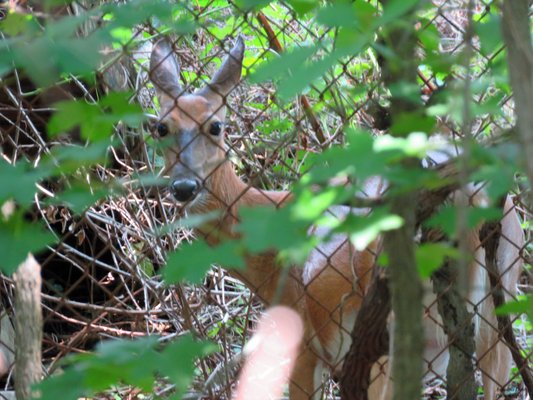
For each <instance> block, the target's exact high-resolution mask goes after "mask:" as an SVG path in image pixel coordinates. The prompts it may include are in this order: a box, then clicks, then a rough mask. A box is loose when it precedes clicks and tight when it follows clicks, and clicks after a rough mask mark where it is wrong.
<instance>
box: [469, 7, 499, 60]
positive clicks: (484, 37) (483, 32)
mask: <svg viewBox="0 0 533 400" xmlns="http://www.w3.org/2000/svg"><path fill="white" fill-rule="evenodd" d="M475 31H476V33H477V35H478V36H479V40H480V43H481V51H482V52H483V54H484V55H485V56H490V55H491V54H493V53H494V52H495V51H497V50H499V49H500V48H501V47H502V46H503V38H502V34H501V18H500V16H499V15H497V14H489V15H488V16H487V17H486V18H485V20H484V21H482V22H478V23H476V24H475Z"/></svg>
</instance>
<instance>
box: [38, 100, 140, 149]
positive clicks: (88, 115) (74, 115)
mask: <svg viewBox="0 0 533 400" xmlns="http://www.w3.org/2000/svg"><path fill="white" fill-rule="evenodd" d="M129 97H130V94H129V93H127V92H114V93H110V94H109V95H107V96H106V97H104V98H103V99H101V100H100V101H99V102H97V103H96V104H90V103H87V102H85V101H82V100H81V101H80V100H71V101H62V102H59V103H57V105H56V107H57V111H56V112H55V114H54V115H53V116H52V118H51V119H50V121H49V122H48V132H49V134H50V135H52V136H55V135H57V134H60V133H64V132H67V131H69V130H71V129H72V128H74V127H76V126H79V127H80V129H81V136H82V137H83V138H84V139H87V140H90V141H94V142H96V141H101V140H104V139H107V138H109V136H110V135H111V133H112V132H113V126H114V124H116V123H118V122H119V121H123V122H125V123H126V124H128V125H136V124H138V123H140V122H141V121H143V120H144V119H145V116H144V114H143V113H142V110H141V108H140V106H139V105H137V104H130V103H129V100H128V99H129Z"/></svg>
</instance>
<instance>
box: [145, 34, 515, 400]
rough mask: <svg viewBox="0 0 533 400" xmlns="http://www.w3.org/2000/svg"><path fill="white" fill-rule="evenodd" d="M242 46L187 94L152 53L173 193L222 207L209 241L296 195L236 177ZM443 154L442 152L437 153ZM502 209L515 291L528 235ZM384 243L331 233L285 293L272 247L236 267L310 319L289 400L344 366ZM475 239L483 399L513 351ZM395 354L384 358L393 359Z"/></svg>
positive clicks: (507, 279) (442, 358) (435, 328)
mask: <svg viewBox="0 0 533 400" xmlns="http://www.w3.org/2000/svg"><path fill="white" fill-rule="evenodd" d="M244 50H245V46H244V41H243V39H242V37H240V36H239V37H238V38H237V39H236V40H235V43H234V45H233V48H232V49H231V50H230V51H229V53H228V54H227V56H226V58H225V59H224V61H223V62H222V64H221V66H220V68H219V69H218V70H217V71H216V72H215V73H214V75H213V76H212V78H211V81H210V82H209V83H207V84H206V85H205V86H204V87H202V88H200V89H198V90H196V91H194V92H193V93H186V91H185V90H184V89H183V87H182V85H181V83H180V64H179V62H178V60H177V57H176V55H175V54H174V51H173V49H172V46H171V44H170V43H169V41H168V40H167V39H165V38H162V39H160V40H159V41H157V42H156V43H155V44H154V45H153V48H152V53H151V57H150V72H149V76H150V79H151V82H152V83H153V85H154V88H155V92H156V95H157V98H158V100H159V105H160V111H159V120H158V123H157V125H156V128H157V132H158V136H161V137H170V138H171V140H172V141H171V143H172V144H171V145H170V146H168V148H167V149H166V150H165V165H166V171H167V173H168V175H169V177H170V180H169V182H170V183H169V189H170V192H171V193H172V195H173V197H174V199H175V200H176V201H177V202H179V203H181V204H182V205H183V207H185V208H186V210H187V211H188V212H190V213H194V214H207V213H210V212H212V211H218V212H219V214H218V217H216V219H215V220H213V221H210V222H209V223H206V224H205V226H201V227H198V228H196V230H197V231H198V233H199V234H201V235H202V236H203V237H204V238H205V240H206V241H207V242H208V243H209V244H210V245H212V246H216V245H217V244H219V243H220V241H221V240H222V239H221V238H238V233H237V232H236V230H235V228H236V226H237V224H238V222H239V210H240V209H242V207H256V206H271V207H283V206H284V205H286V204H288V203H289V202H290V201H291V198H292V194H291V193H290V192H289V191H269V190H262V189H258V188H255V187H252V186H250V185H248V184H246V183H245V182H244V181H243V180H242V179H241V178H240V177H239V176H238V175H237V173H236V171H235V168H234V166H233V164H232V162H231V161H230V160H229V157H228V154H227V151H226V150H225V143H224V140H225V138H224V122H225V118H226V108H227V107H226V98H227V96H229V95H230V93H231V92H232V90H233V89H234V88H235V87H236V86H237V85H238V84H239V82H240V79H241V73H242V67H243V66H242V63H243V57H244ZM439 157H440V156H439V155H438V154H437V155H436V158H439ZM440 158H442V157H440ZM440 161H443V160H440ZM385 187H386V183H384V182H383V181H382V180H381V179H380V178H371V179H369V180H368V181H367V182H366V183H365V187H364V192H365V193H366V194H367V196H369V197H379V196H380V195H381V194H382V193H383V191H384V190H385ZM451 197H452V201H453V202H455V203H460V202H469V203H471V204H473V205H483V204H484V203H486V201H487V199H486V196H485V194H484V193H483V191H480V190H479V188H477V187H476V186H475V185H471V186H469V187H467V188H463V189H462V190H458V191H457V193H454V195H452V196H451ZM503 208H504V213H503V215H504V217H503V219H502V220H501V224H502V235H501V239H500V243H499V249H498V264H499V268H500V269H501V271H500V272H501V275H502V277H501V281H502V285H503V287H504V288H505V289H506V291H507V292H508V293H509V294H510V295H513V294H515V293H516V283H517V281H518V278H519V274H520V271H521V266H522V261H521V257H520V247H521V245H522V244H523V243H524V234H523V231H522V229H521V227H520V221H519V219H518V216H517V214H516V212H515V211H514V206H513V203H512V200H511V199H510V198H509V197H507V198H506V200H505V205H504V207H503ZM329 212H330V213H333V214H334V215H336V216H338V217H339V218H345V217H346V216H347V215H348V214H349V213H358V214H361V215H365V214H366V213H368V210H363V209H354V208H352V207H349V206H344V205H339V206H333V207H331V209H330V210H329ZM309 234H310V235H318V236H322V237H325V235H326V234H327V230H326V228H323V227H315V228H312V229H311V230H310V232H309ZM381 240H382V239H381V238H377V239H376V240H374V241H373V242H372V243H370V244H369V245H368V247H367V248H366V249H364V250H362V251H358V250H356V249H355V248H354V246H353V245H352V244H351V243H350V241H349V240H348V238H347V237H346V236H345V235H341V234H338V235H334V236H333V237H331V238H329V239H328V240H327V241H324V242H323V243H321V244H320V245H318V246H317V247H316V248H315V249H314V250H313V251H312V252H311V254H310V255H309V257H308V259H307V260H306V262H305V263H304V265H301V266H295V267H293V268H291V269H290V272H289V274H290V278H291V279H287V280H286V281H285V282H284V284H283V286H282V287H281V292H280V293H277V291H278V288H279V287H280V285H281V274H282V272H281V268H280V265H279V263H278V260H277V254H276V252H275V251H267V252H265V253H264V254H260V255H253V256H249V257H247V259H246V267H245V268H244V269H240V270H235V269H230V270H229V273H230V274H231V275H233V276H234V277H236V278H238V279H240V280H241V281H242V282H243V283H244V284H245V285H246V286H247V287H248V288H249V289H250V290H251V291H252V292H253V293H254V294H255V295H256V296H257V297H258V298H260V299H261V300H262V301H263V302H264V303H265V305H267V306H268V305H272V302H273V301H274V299H277V302H278V303H279V304H281V305H286V306H289V307H290V308H292V309H293V310H295V311H296V312H297V313H298V314H299V315H300V317H301V319H302V321H303V323H304V340H303V342H302V345H301V348H300V352H299V356H298V357H297V359H296V360H295V367H294V370H293V372H292V375H291V381H290V384H289V397H290V399H291V400H302V399H310V398H319V397H320V387H321V384H322V379H323V378H322V374H323V373H324V372H327V371H329V372H331V373H333V374H335V373H339V371H340V370H341V369H342V360H343V357H344V356H345V354H346V353H347V351H348V349H349V346H350V342H351V339H350V332H351V329H352V327H353V324H354V321H355V319H356V317H357V313H358V310H359V309H360V307H361V304H362V300H363V298H364V296H365V293H366V292H367V290H368V287H369V285H370V282H371V278H370V276H371V273H370V272H371V271H372V268H373V266H374V264H375V262H376V257H377V256H378V254H379V250H380V246H381ZM468 243H469V249H470V250H471V253H472V255H473V257H472V259H473V260H474V261H473V262H471V265H470V266H469V271H468V279H469V282H468V288H469V294H468V301H469V303H470V304H473V305H475V306H476V308H477V310H478V312H479V313H480V314H481V317H480V318H477V319H476V321H475V322H476V331H475V340H476V354H477V363H478V366H479V368H480V369H481V370H482V371H483V377H482V380H483V388H484V393H485V398H486V399H488V400H492V399H495V398H496V396H497V389H498V387H501V386H503V385H505V384H506V383H507V380H508V377H509V372H510V368H511V355H510V352H509V350H508V349H507V347H506V346H505V344H503V343H502V342H500V341H499V339H498V333H497V331H496V330H495V329H494V328H493V327H496V326H497V322H496V318H495V314H494V306H493V304H492V299H491V297H490V295H488V293H490V292H489V290H490V286H489V281H488V275H487V272H486V270H485V268H483V262H484V260H485V258H484V249H483V248H482V246H481V245H480V241H479V235H478V231H477V229H473V230H472V232H470V233H469V238H468ZM228 267H231V266H228ZM427 292H428V295H427V296H426V297H427V299H426V300H425V302H426V303H427V304H428V306H427V307H428V308H427V310H426V314H427V315H426V317H425V318H424V327H425V333H426V337H425V339H424V340H425V359H426V360H429V361H428V363H429V362H431V366H430V369H431V371H432V373H433V374H437V375H440V376H445V375H446V364H447V350H446V336H445V334H444V333H443V330H442V328H441V327H440V326H439V324H438V322H437V321H439V320H440V317H439V316H438V311H437V310H436V305H435V303H436V301H435V295H433V294H432V293H431V290H427ZM429 316H431V318H429ZM388 358H389V356H386V357H384V359H383V360H380V361H384V362H386V361H387V359H388ZM389 361H390V360H389ZM390 364H391V363H390V362H389V363H388V365H390ZM428 368H429V364H428ZM428 375H431V374H428ZM372 379H373V381H372V383H371V385H370V388H369V391H368V393H369V399H371V400H376V399H390V398H391V397H392V386H393V383H392V380H391V377H390V371H389V369H388V368H383V366H382V365H378V363H376V365H375V366H374V368H373V370H372Z"/></svg>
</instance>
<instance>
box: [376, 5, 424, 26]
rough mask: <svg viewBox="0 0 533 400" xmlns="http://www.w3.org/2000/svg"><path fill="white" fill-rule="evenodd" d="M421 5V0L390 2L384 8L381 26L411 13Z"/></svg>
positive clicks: (380, 19)
mask: <svg viewBox="0 0 533 400" xmlns="http://www.w3.org/2000/svg"><path fill="white" fill-rule="evenodd" d="M420 3H421V1H420V0H389V1H387V3H386V4H385V5H384V6H383V14H382V15H381V17H380V18H379V24H380V25H386V24H388V23H391V22H395V21H397V20H401V17H403V16H404V15H406V14H408V13H411V12H412V11H413V10H415V9H416V7H417V6H418V5H419V4H420Z"/></svg>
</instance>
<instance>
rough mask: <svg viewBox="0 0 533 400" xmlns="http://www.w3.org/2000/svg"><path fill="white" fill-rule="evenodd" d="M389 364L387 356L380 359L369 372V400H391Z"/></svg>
mask: <svg viewBox="0 0 533 400" xmlns="http://www.w3.org/2000/svg"><path fill="white" fill-rule="evenodd" d="M390 369H391V368H390V362H389V357H388V356H383V357H381V358H380V359H379V360H378V361H377V362H376V363H374V365H373V366H372V370H371V371H370V387H369V388H368V399H369V400H390V399H392V381H391V379H390Z"/></svg>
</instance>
